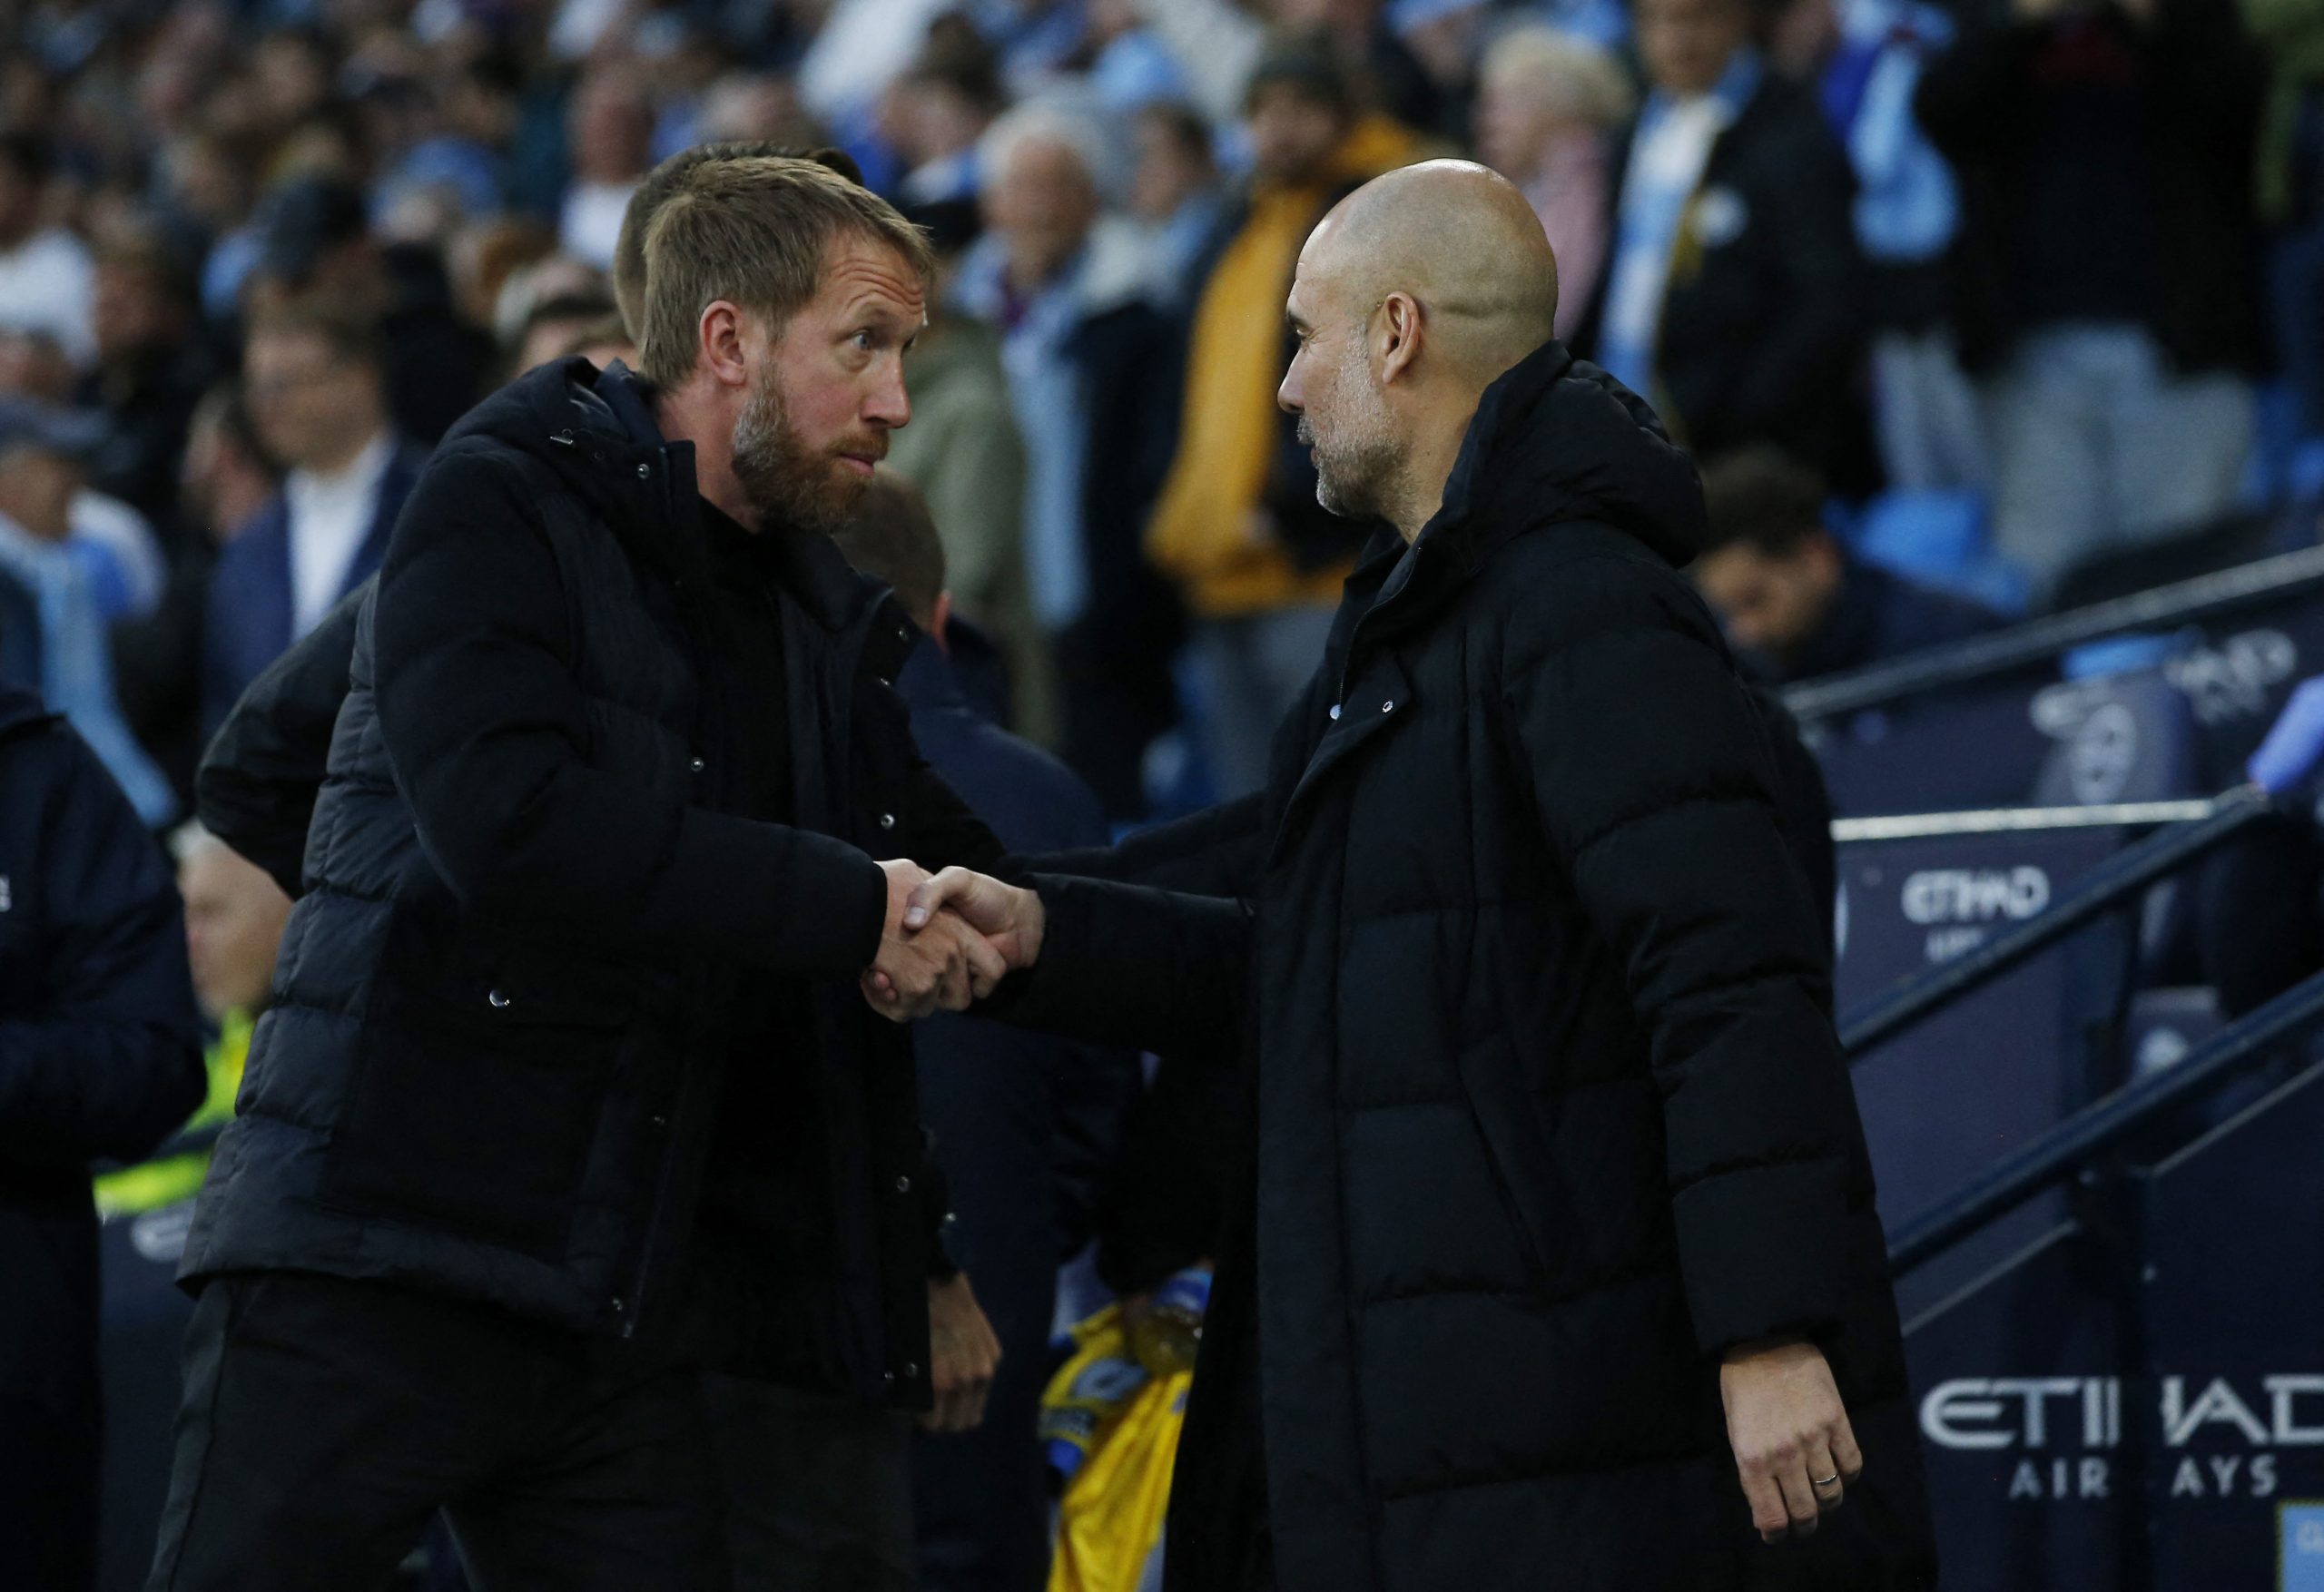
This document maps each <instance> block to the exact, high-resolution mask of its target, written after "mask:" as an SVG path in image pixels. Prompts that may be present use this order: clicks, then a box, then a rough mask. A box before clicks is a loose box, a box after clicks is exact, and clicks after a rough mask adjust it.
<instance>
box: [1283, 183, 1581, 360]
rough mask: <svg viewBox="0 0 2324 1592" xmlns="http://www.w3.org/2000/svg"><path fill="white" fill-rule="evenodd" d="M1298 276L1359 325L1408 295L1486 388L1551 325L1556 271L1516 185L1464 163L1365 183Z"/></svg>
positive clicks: (1432, 331)
mask: <svg viewBox="0 0 2324 1592" xmlns="http://www.w3.org/2000/svg"><path fill="white" fill-rule="evenodd" d="M1299 274H1300V276H1301V277H1302V278H1303V279H1305V278H1311V277H1312V278H1313V279H1314V280H1315V284H1316V286H1318V287H1319V288H1321V289H1323V290H1324V296H1325V297H1326V298H1327V299H1333V298H1336V299H1338V300H1340V302H1341V304H1342V305H1343V306H1344V307H1345V308H1346V309H1347V310H1350V311H1351V312H1353V313H1354V314H1356V315H1359V316H1362V315H1365V314H1367V313H1369V312H1370V311H1371V310H1372V309H1373V308H1374V306H1376V305H1378V304H1379V303H1380V302H1381V301H1382V300H1385V299H1386V298H1387V297H1388V296H1389V295H1390V294H1391V293H1397V292H1402V293H1405V294H1408V295H1410V296H1411V297H1412V299H1413V300H1414V301H1415V302H1417V303H1418V304H1419V305H1420V307H1421V312H1422V315H1423V320H1424V323H1425V324H1426V327H1427V332H1428V335H1429V336H1430V337H1431V339H1433V341H1434V342H1435V343H1436V344H1437V349H1436V352H1437V353H1438V354H1439V355H1440V356H1442V357H1445V358H1449V359H1452V360H1453V361H1454V362H1455V363H1456V364H1459V365H1461V366H1462V367H1465V368H1467V369H1468V372H1469V373H1471V374H1481V375H1482V377H1483V379H1484V382H1486V383H1489V382H1491V380H1492V378H1494V377H1496V376H1498V375H1500V374H1501V372H1502V370H1505V369H1508V368H1509V367H1510V366H1512V365H1513V364H1515V363H1516V362H1517V361H1518V360H1519V359H1522V358H1523V357H1524V356H1525V355H1527V354H1530V353H1531V352H1532V351H1533V350H1534V349H1537V348H1539V347H1541V344H1542V343H1544V342H1546V341H1548V340H1549V338H1550V335H1551V324H1552V323H1553V322H1554V321H1555V320H1556V319H1557V311H1558V262H1557V257H1556V255H1554V254H1552V253H1551V251H1550V241H1549V239H1548V237H1547V236H1545V235H1544V234H1543V232H1542V231H1541V218H1540V217H1539V216H1537V215H1535V214H1534V213H1533V207H1532V206H1531V205H1530V204H1528V203H1526V202H1525V196H1524V195H1523V194H1522V193H1520V192H1518V191H1517V187H1516V185H1515V184H1514V183H1512V182H1510V181H1509V180H1508V179H1507V178H1506V177H1503V176H1502V175H1501V174H1500V173H1498V172H1492V171H1490V170H1488V169H1486V168H1485V167H1483V166H1480V165H1478V164H1476V163H1474V162H1470V161H1428V162H1423V163H1422V164H1420V165H1417V166H1405V167H1403V168H1401V169H1400V170H1397V171H1393V172H1388V173H1387V174H1386V175H1384V176H1381V177H1376V178H1374V179H1373V180H1372V181H1371V182H1367V183H1365V184H1364V186H1363V187H1361V188H1359V189H1357V190H1356V191H1355V192H1354V193H1351V194H1349V195H1348V196H1347V197H1346V198H1345V199H1344V200H1342V201H1340V202H1339V204H1338V205H1337V206H1335V207H1334V209H1333V211H1332V212H1331V213H1330V214H1329V215H1327V216H1325V217H1324V221H1323V224H1322V225H1321V226H1319V227H1317V228H1316V229H1315V233H1314V235H1313V236H1312V237H1310V238H1309V239H1308V241H1307V247H1306V249H1305V251H1302V253H1301V255H1300V259H1299ZM1489 368H1490V369H1489ZM1480 390H1482V384H1481V386H1480Z"/></svg>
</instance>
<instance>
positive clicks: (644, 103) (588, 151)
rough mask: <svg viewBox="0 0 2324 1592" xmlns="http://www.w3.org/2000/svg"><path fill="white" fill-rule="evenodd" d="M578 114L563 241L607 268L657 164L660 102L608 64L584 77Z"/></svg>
mask: <svg viewBox="0 0 2324 1592" xmlns="http://www.w3.org/2000/svg"><path fill="white" fill-rule="evenodd" d="M572 116H573V146H572V150H573V182H572V185H571V186H570V187H569V188H568V189H566V195H565V205H564V210H563V214H562V219H561V220H560V221H559V222H558V224H557V239H558V241H559V242H560V244H561V245H562V246H563V248H564V250H565V251H566V253H567V254H570V255H572V256H573V257H574V258H575V259H576V260H586V261H587V262H588V263H589V264H591V265H594V266H596V267H597V268H598V269H599V270H604V269H605V268H606V266H609V265H611V264H612V263H613V259H614V243H615V240H616V239H618V238H619V237H620V236H621V217H622V211H625V210H626V209H628V208H629V196H630V195H631V194H633V193H635V192H637V184H638V182H639V180H640V179H641V178H643V177H644V176H645V169H646V167H648V166H649V165H651V164H652V163H653V160H652V154H653V141H654V104H653V102H652V101H651V100H650V99H648V98H647V97H646V93H645V85H644V84H642V83H640V82H639V81H638V79H637V78H636V77H635V75H633V74H631V73H629V72H628V71H627V70H625V69H620V68H605V69H601V70H598V71H595V72H592V73H591V74H589V75H588V76H586V77H585V78H583V79H582V81H581V87H580V89H579V90H578V92H576V93H575V94H574V96H573V112H572Z"/></svg>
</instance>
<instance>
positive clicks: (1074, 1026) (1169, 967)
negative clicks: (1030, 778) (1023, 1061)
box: [980, 874, 1252, 1055]
mask: <svg viewBox="0 0 2324 1592" xmlns="http://www.w3.org/2000/svg"><path fill="white" fill-rule="evenodd" d="M1030 882H1031V886H1032V888H1033V889H1035V890H1037V891H1038V892H1039V895H1040V898H1041V906H1042V909H1043V912H1044V914H1045V916H1046V919H1047V921H1046V923H1045V925H1044V928H1043V933H1042V939H1041V958H1040V960H1039V963H1037V964H1036V965H1035V966H1034V967H1033V968H1030V969H1029V970H1028V971H1026V972H1023V973H1020V974H1018V975H1016V976H1015V977H1013V978H1010V979H1009V981H1008V982H1007V983H1005V984H1004V985H1002V986H1001V988H1000V991H999V992H998V993H997V994H996V995H995V996H994V997H993V998H992V999H991V1000H990V1001H987V1002H986V1003H985V1004H984V1006H983V1007H981V1008H980V1010H981V1011H982V1012H983V1014H984V1015H986V1016H989V1017H999V1018H1000V1019H1002V1020H1003V1021H1006V1022H1011V1023H1015V1024H1017V1025H1018V1026H1019V1027H1028V1028H1035V1029H1039V1030H1040V1031H1041V1032H1043V1033H1049V1034H1059V1035H1062V1036H1064V1037H1066V1038H1068V1039H1080V1040H1085V1041H1087V1042H1088V1043H1090V1044H1093V1045H1118V1046H1126V1047H1130V1048H1132V1049H1137V1050H1157V1051H1162V1052H1164V1053H1166V1054H1173V1055H1175V1054H1177V1053H1180V1052H1190V1053H1193V1054H1196V1055H1231V1054H1234V1053H1235V1051H1236V1048H1237V1047H1239V1045H1240V1043H1241V1039H1242V1033H1243V1009H1244V1004H1245V1001H1246V998H1247V993H1248V987H1249V982H1250V958H1251V948H1252V918H1251V910H1250V908H1249V907H1248V906H1247V905H1246V903H1244V902H1242V901H1239V900H1225V899H1216V898H1213V897H1208V896H1187V895H1178V894H1175V893H1173V892H1171V891H1168V890H1158V889H1150V888H1148V887H1147V886H1143V885H1128V884H1120V883H1116V882H1114V881H1111V880H1088V879H1071V878H1067V877H1064V876H1061V875H1055V874H1036V875H1034V876H1033V877H1032V880H1031V881H1030Z"/></svg>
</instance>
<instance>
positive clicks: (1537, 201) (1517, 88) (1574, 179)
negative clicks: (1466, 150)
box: [1476, 27, 1634, 338]
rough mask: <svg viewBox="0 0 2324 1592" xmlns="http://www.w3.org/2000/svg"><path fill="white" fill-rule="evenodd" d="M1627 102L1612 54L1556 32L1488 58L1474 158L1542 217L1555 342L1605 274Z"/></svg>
mask: <svg viewBox="0 0 2324 1592" xmlns="http://www.w3.org/2000/svg"><path fill="white" fill-rule="evenodd" d="M1633 99H1634V96H1633V95H1632V94H1631V93H1630V81H1629V79H1627V78H1626V77H1625V76H1624V75H1623V74H1622V69H1621V67H1620V65H1619V64H1616V62H1615V60H1614V58H1613V57H1612V56H1611V55H1610V54H1607V53H1606V52H1605V51H1604V50H1602V49H1600V47H1599V46H1597V45H1595V44H1591V43H1590V42H1589V41H1588V40H1586V39H1582V38H1579V37H1577V36H1575V35H1573V34H1563V33H1560V32H1558V31H1557V30H1556V29H1554V28H1547V27H1521V28H1512V30H1510V31H1509V32H1508V33H1505V34H1502V35H1501V37H1500V38H1498V39H1496V40H1494V41H1493V44H1492V49H1491V50H1489V51H1487V52H1486V54H1485V59H1484V70H1483V73H1482V81H1481V83H1480V86H1479V93H1478V97H1477V116H1476V125H1477V158H1478V159H1479V160H1481V161H1482V162H1484V163H1485V164H1486V165H1488V166H1491V167H1492V169H1493V170H1494V171H1496V172H1500V173H1501V174H1502V176H1504V177H1506V178H1508V179H1509V180H1510V181H1511V182H1514V183H1516V184H1517V186H1518V187H1519V188H1520V189H1521V190H1522V191H1523V192H1524V194H1525V200H1526V202H1527V203H1529V204H1531V206H1532V207H1533V213H1534V214H1536V215H1538V216H1540V217H1541V230H1542V231H1544V232H1546V233H1548V234H1549V239H1550V247H1551V250H1553V251H1555V252H1556V254H1557V257H1558V316H1557V330H1558V336H1560V337H1561V338H1571V337H1572V336H1573V333H1574V329H1575V328H1576V327H1577V326H1579V325H1580V324H1581V315H1582V311H1583V310H1587V309H1588V308H1589V307H1590V300H1592V299H1593V298H1594V297H1595V296H1596V295H1597V292H1598V279H1599V276H1600V273H1601V272H1602V271H1603V270H1605V266H1606V245H1607V241H1608V231H1609V229H1610V220H1609V218H1610V215H1611V214H1612V211H1613V208H1614V206H1613V182H1614V178H1613V172H1612V169H1611V165H1610V155H1611V149H1610V142H1611V140H1612V138H1613V135H1614V133H1615V132H1616V130H1618V129H1619V128H1620V127H1621V126H1622V125H1623V124H1624V123H1627V122H1628V121H1629V120H1630V114H1631V110H1632V102H1633Z"/></svg>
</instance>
